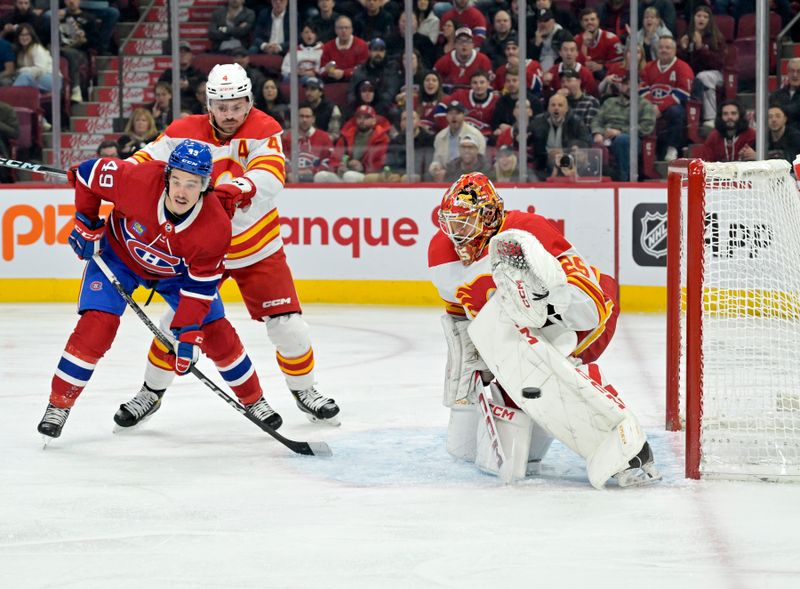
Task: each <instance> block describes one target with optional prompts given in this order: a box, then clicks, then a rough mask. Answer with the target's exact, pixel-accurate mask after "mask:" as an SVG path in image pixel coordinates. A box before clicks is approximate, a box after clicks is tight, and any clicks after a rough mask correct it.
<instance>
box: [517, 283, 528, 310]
mask: <svg viewBox="0 0 800 589" xmlns="http://www.w3.org/2000/svg"><path fill="white" fill-rule="evenodd" d="M517 294H519V298H520V299H521V300H522V304H523V305H525V308H526V309H530V308H531V304H530V303H529V302H528V292H527V291H526V290H525V284H524V283H523V282H522V281H521V280H517Z"/></svg>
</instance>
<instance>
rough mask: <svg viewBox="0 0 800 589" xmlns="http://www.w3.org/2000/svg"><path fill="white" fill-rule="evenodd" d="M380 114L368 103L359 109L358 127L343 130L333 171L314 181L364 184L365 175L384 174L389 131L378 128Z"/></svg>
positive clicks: (319, 175)
mask: <svg viewBox="0 0 800 589" xmlns="http://www.w3.org/2000/svg"><path fill="white" fill-rule="evenodd" d="M376 117H377V113H376V112H375V109H374V108H372V107H371V106H368V105H366V104H362V105H361V106H359V107H358V109H357V110H356V114H355V121H356V123H355V125H348V124H346V123H345V125H344V126H343V127H342V132H341V135H339V139H338V140H337V141H336V144H335V146H334V148H333V155H332V156H331V169H333V170H335V172H327V171H321V172H318V173H317V174H316V175H315V176H314V182H363V181H364V176H365V175H366V174H372V173H376V172H381V171H382V170H383V166H384V163H385V161H386V150H387V148H388V147H389V135H388V133H387V131H388V129H385V128H376V122H377V121H376Z"/></svg>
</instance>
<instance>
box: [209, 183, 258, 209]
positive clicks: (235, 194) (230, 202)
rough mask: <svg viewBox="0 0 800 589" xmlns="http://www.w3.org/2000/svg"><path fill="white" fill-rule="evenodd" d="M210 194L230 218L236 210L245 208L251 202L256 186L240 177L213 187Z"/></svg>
mask: <svg viewBox="0 0 800 589" xmlns="http://www.w3.org/2000/svg"><path fill="white" fill-rule="evenodd" d="M212 194H213V195H214V196H216V197H217V198H218V199H219V202H220V204H221V205H222V208H223V209H225V212H226V213H228V216H229V217H231V218H232V217H233V215H234V213H235V212H236V209H237V208H239V207H246V206H247V205H249V204H250V201H251V200H253V197H254V196H255V194H256V185H255V184H253V181H252V180H250V179H249V178H245V177H244V176H241V177H239V178H234V179H233V180H231V181H230V182H226V183H224V184H220V185H219V186H215V187H214V191H213V192H212Z"/></svg>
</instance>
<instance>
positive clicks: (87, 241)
mask: <svg viewBox="0 0 800 589" xmlns="http://www.w3.org/2000/svg"><path fill="white" fill-rule="evenodd" d="M105 223H106V222H105V220H104V219H97V220H95V221H92V220H91V219H89V217H87V216H86V215H84V214H83V213H75V227H73V229H72V233H70V234H69V238H68V239H67V241H69V244H70V245H71V246H72V249H73V251H74V252H75V253H76V254H78V257H79V258H80V259H81V260H88V259H89V258H91V257H92V256H93V255H95V254H96V253H98V252H99V251H100V238H101V237H103V233H105V230H106V227H105Z"/></svg>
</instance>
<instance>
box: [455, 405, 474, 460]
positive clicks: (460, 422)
mask: <svg viewBox="0 0 800 589" xmlns="http://www.w3.org/2000/svg"><path fill="white" fill-rule="evenodd" d="M477 425H478V410H477V407H476V405H474V404H469V405H468V404H459V405H453V406H452V407H451V408H450V423H449V424H448V426H447V453H448V454H450V456H452V457H453V458H457V459H458V460H467V461H469V462H475V448H476V444H477V442H476V434H475V432H476V427H477Z"/></svg>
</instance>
